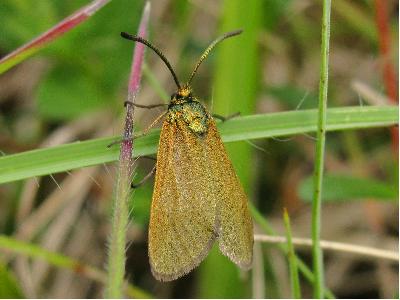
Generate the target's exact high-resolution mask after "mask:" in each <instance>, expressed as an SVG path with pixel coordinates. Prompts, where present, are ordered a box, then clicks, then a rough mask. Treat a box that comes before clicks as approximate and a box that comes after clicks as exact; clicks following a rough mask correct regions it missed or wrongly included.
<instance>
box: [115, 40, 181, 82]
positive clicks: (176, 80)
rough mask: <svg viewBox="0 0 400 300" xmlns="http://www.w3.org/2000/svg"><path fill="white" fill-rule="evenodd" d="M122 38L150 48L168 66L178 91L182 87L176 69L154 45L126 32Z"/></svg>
mask: <svg viewBox="0 0 400 300" xmlns="http://www.w3.org/2000/svg"><path fill="white" fill-rule="evenodd" d="M121 36H122V37H123V38H125V39H127V40H131V41H134V42H139V43H142V44H144V45H146V46H147V47H149V48H150V49H152V50H153V51H154V52H155V53H156V54H157V55H158V56H159V57H160V58H161V60H162V61H163V62H164V63H165V65H166V66H167V68H168V69H169V71H170V72H171V74H172V77H173V78H174V81H175V83H176V85H177V87H178V89H180V88H181V85H180V83H179V80H178V76H176V74H175V71H174V69H173V68H172V66H171V64H170V63H169V61H168V59H167V58H166V57H165V56H164V54H163V53H162V52H161V51H160V50H159V49H158V48H157V47H155V46H154V45H152V44H151V43H150V42H149V41H148V40H146V39H144V38H142V37H140V36H137V35H131V34H129V33H126V32H121Z"/></svg>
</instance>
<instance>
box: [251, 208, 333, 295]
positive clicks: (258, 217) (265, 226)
mask: <svg viewBox="0 0 400 300" xmlns="http://www.w3.org/2000/svg"><path fill="white" fill-rule="evenodd" d="M249 208H250V212H251V215H252V216H253V218H254V220H255V221H256V223H257V224H258V225H259V226H260V228H261V229H262V230H263V231H264V232H265V233H267V234H269V235H273V236H275V235H276V232H275V230H274V229H273V228H272V226H271V225H270V224H269V222H268V221H267V219H265V218H264V217H263V215H262V214H261V213H260V212H259V211H258V210H257V208H256V207H255V206H254V205H253V204H252V203H250V206H249ZM274 245H275V246H276V247H278V249H279V250H281V251H282V252H283V253H287V251H288V248H287V245H286V244H274ZM296 262H297V266H298V268H299V271H300V272H301V274H303V276H304V278H305V279H306V280H307V281H308V282H309V283H311V284H313V283H314V280H315V278H314V274H313V273H312V271H311V270H310V268H309V267H308V266H307V265H306V264H305V263H304V262H303V261H302V260H301V259H300V258H299V257H297V256H296ZM324 296H325V297H326V298H328V299H334V298H336V297H335V295H334V294H333V293H332V292H331V291H330V290H329V289H328V288H325V290H324Z"/></svg>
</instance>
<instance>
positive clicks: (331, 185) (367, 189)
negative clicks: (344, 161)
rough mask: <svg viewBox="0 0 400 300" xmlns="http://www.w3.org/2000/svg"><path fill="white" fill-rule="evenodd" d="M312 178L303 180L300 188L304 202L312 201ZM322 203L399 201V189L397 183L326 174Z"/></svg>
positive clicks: (300, 194)
mask: <svg viewBox="0 0 400 300" xmlns="http://www.w3.org/2000/svg"><path fill="white" fill-rule="evenodd" d="M312 188H313V182H312V177H308V178H306V179H305V180H303V181H302V182H301V184H300V188H299V191H298V192H299V196H300V198H301V199H303V200H304V201H307V202H310V201H311V199H312ZM322 189H323V191H324V193H323V194H322V201H324V202H346V201H354V200H371V199H373V200H379V201H397V200H398V187H397V186H396V184H395V183H387V182H384V181H378V180H376V179H371V178H361V177H356V176H349V175H346V174H326V175H325V177H324V182H323V187H322Z"/></svg>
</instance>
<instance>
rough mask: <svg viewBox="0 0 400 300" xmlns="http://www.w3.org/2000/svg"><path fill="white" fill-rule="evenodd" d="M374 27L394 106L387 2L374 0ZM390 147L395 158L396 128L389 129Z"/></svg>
mask: <svg viewBox="0 0 400 300" xmlns="http://www.w3.org/2000/svg"><path fill="white" fill-rule="evenodd" d="M375 12H376V18H375V21H376V26H377V29H378V37H379V52H380V55H381V58H382V62H383V66H382V69H383V70H382V71H383V81H384V84H385V90H386V93H387V95H388V97H389V99H390V101H391V102H392V103H394V104H398V103H399V95H398V84H397V82H398V79H397V76H396V73H395V69H394V66H393V63H392V60H391V55H390V54H391V44H390V27H389V24H390V23H389V14H388V1H387V0H375ZM391 135H392V147H393V151H394V153H395V156H396V157H398V153H399V129H398V127H392V128H391Z"/></svg>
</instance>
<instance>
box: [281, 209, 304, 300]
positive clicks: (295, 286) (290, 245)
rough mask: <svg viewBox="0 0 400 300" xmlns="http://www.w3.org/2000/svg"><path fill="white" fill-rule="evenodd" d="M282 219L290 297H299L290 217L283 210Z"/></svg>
mask: <svg viewBox="0 0 400 300" xmlns="http://www.w3.org/2000/svg"><path fill="white" fill-rule="evenodd" d="M283 221H284V223H285V227H286V239H287V249H288V251H287V256H288V261H289V271H290V284H291V287H292V297H293V298H294V299H301V289H300V280H299V270H298V266H297V259H296V253H295V252H294V247H293V243H292V230H291V228H290V219H289V214H288V212H287V211H286V209H285V211H284V212H283Z"/></svg>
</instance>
